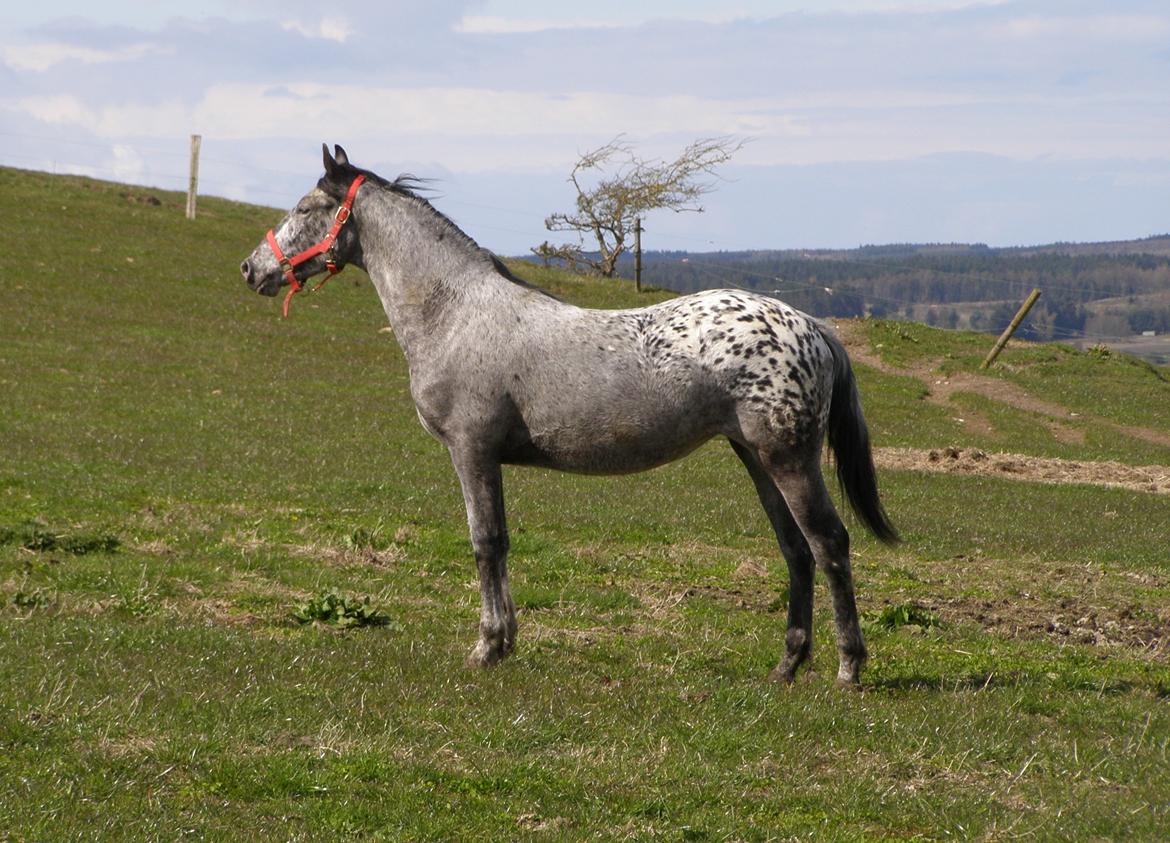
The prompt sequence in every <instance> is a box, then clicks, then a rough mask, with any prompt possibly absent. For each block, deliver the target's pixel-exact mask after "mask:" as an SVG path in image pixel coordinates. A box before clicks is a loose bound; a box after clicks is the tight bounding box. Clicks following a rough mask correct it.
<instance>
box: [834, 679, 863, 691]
mask: <svg viewBox="0 0 1170 843" xmlns="http://www.w3.org/2000/svg"><path fill="white" fill-rule="evenodd" d="M833 686H834V687H835V688H840V689H841V690H842V691H858V692H860V691H861V680H860V679H858V678H857V677H853V678H848V677H841V676H838V677H837V678H836V680H834V682H833Z"/></svg>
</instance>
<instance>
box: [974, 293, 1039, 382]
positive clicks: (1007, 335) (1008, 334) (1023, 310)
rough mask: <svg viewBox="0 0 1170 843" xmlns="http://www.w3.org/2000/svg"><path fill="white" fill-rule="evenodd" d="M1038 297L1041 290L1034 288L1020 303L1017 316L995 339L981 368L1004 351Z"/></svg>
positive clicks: (980, 365) (992, 361) (988, 364)
mask: <svg viewBox="0 0 1170 843" xmlns="http://www.w3.org/2000/svg"><path fill="white" fill-rule="evenodd" d="M1038 298H1040V291H1039V290H1033V291H1032V292H1031V294H1030V295H1029V296H1028V298H1027V299H1025V300H1024V303H1023V304H1022V305H1020V309H1019V310H1018V311H1017V312H1016V315H1015V318H1013V319H1012V321H1011V322H1010V323H1009V324H1008V326H1007V327H1006V328H1004V329H1003V333H1002V334H1000V335H999V339H998V340H996V341H995V345H994V346H992V348H991V351H989V352H987V356H986V357H984V358H983V362H982V363H980V364H979V368H980V369H986V368H987V367H989V366H990V365H991V364H992V363H994V362H995V358H996V357H998V356H999V353H1000V352H1001V351H1003V347H1004V346H1005V345H1007V342H1008V340H1010V339H1011V338H1012V334H1014V333H1015V332H1016V328H1018V327H1020V323H1021V322H1023V321H1024V317H1025V316H1027V315H1028V311H1029V310H1031V309H1032V305H1034V304H1035V303H1036V299H1038Z"/></svg>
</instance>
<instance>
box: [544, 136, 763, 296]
mask: <svg viewBox="0 0 1170 843" xmlns="http://www.w3.org/2000/svg"><path fill="white" fill-rule="evenodd" d="M744 143H745V141H743V140H739V139H735V138H701V139H699V140H697V141H694V142H693V143H691V144H690V145H689V146H688V147H687V148H686V149H684V150H683V151H682V154H681V155H679V156H678V158H676V159H675V160H673V161H669V162H667V161H647V160H645V159H643V158H640V157H639V156H638V155H637V154H636V153H635V151H634V147H633V146H632V145H631V144H630V143H628V142H627V141H625V140H623V139H622V138H621V137H620V136H619V137H617V138H615V139H613V140H612V141H610V142H609V143H607V144H605V145H604V146H600V147H598V148H597V149H594V150H592V151H590V152H586V153H585V154H584V155H582V156H581V157H580V158H579V159H578V160H577V163H576V164H574V165H573V170H572V172H571V173H570V174H569V182H570V183H571V184H572V185H573V187H574V188H575V189H576V191H577V208H576V210H575V211H574V212H572V213H555V214H552V215H551V216H549V217H548V218H547V219H545V221H544V227H545V228H547V229H548V230H549V231H569V232H573V233H575V234H576V235H577V242H576V243H567V244H560V245H555V244H552V243H549V242H548V241H547V240H546V241H545V242H544V243H541V244H540V245H539V246H537V247H535V248H534V249H533V250H532V251H533V253H534V254H536V256H537V257H539V258H541V259H542V260H543V261H544V262H545V263H549V262H551V261H554V260H555V261H562V262H564V263H565V264H567V265H568V266H569V267H570V268H574V269H576V268H578V267H588V268H589V269H592V270H593V271H595V272H597V273H599V274H600V275H603V276H605V277H606V278H611V277H613V274H614V272H615V271H616V269H617V262H618V258H620V257H621V256H622V253H623V252H625V251H626V250H627V249H628V248H629V240H630V238H631V237H632V235H633V231H634V224H635V221H636V220H637V219H638V218H640V217H643V216H645V215H646V214H647V213H648V212H650V211H657V210H662V209H665V210H670V211H674V212H676V213H682V212H684V211H692V212H696V213H701V212H702V210H703V207H702V205H700V204H699V200H700V199H701V198H702V197H703V196H705V195H706V194H708V193H710V192H711V191H712V190H714V189H715V185H714V183H713V181H712V179H713V178H714V177H715V169H716V167H718V166H719V165H721V164H724V163H726V162H727V161H729V160H730V159H731V157H732V156H733V155H734V154H735V153H736V152H738V151H739V150H740V149H741V148H742V147H743V145H744ZM586 244H588V245H586ZM594 247H595V250H596V254H597V256H596V257H594V255H593V254H592V252H593V251H594Z"/></svg>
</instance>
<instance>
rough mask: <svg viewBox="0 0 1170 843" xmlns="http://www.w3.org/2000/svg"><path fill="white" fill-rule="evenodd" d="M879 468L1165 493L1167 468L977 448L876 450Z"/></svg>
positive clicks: (1167, 491)
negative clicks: (994, 451)
mask: <svg viewBox="0 0 1170 843" xmlns="http://www.w3.org/2000/svg"><path fill="white" fill-rule="evenodd" d="M874 463H875V464H876V465H877V466H878V467H879V468H893V469H906V470H910V471H932V472H943V473H956V474H978V475H985V476H994V477H1009V478H1012V479H1015V480H1031V481H1035V482H1038V483H1080V484H1088V485H1093V486H1110V487H1114V488H1119V489H1132V490H1135V491H1139V492H1153V493H1155V494H1159V495H1167V494H1170V467H1167V466H1161V465H1144V466H1135V465H1124V464H1122V463H1118V462H1091V461H1080V460H1062V459H1057V458H1054V457H1030V456H1026V455H1023V454H989V453H987V452H985V451H982V450H980V449H978V448H955V447H948V448H931V449H921V448H878V449H876V450H875V451H874Z"/></svg>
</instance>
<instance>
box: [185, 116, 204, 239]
mask: <svg viewBox="0 0 1170 843" xmlns="http://www.w3.org/2000/svg"><path fill="white" fill-rule="evenodd" d="M202 141H203V137H202V136H201V135H191V178H190V180H189V181H188V182H187V219H189V220H193V219H195V196H196V194H198V192H199V145H200V143H202Z"/></svg>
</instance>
